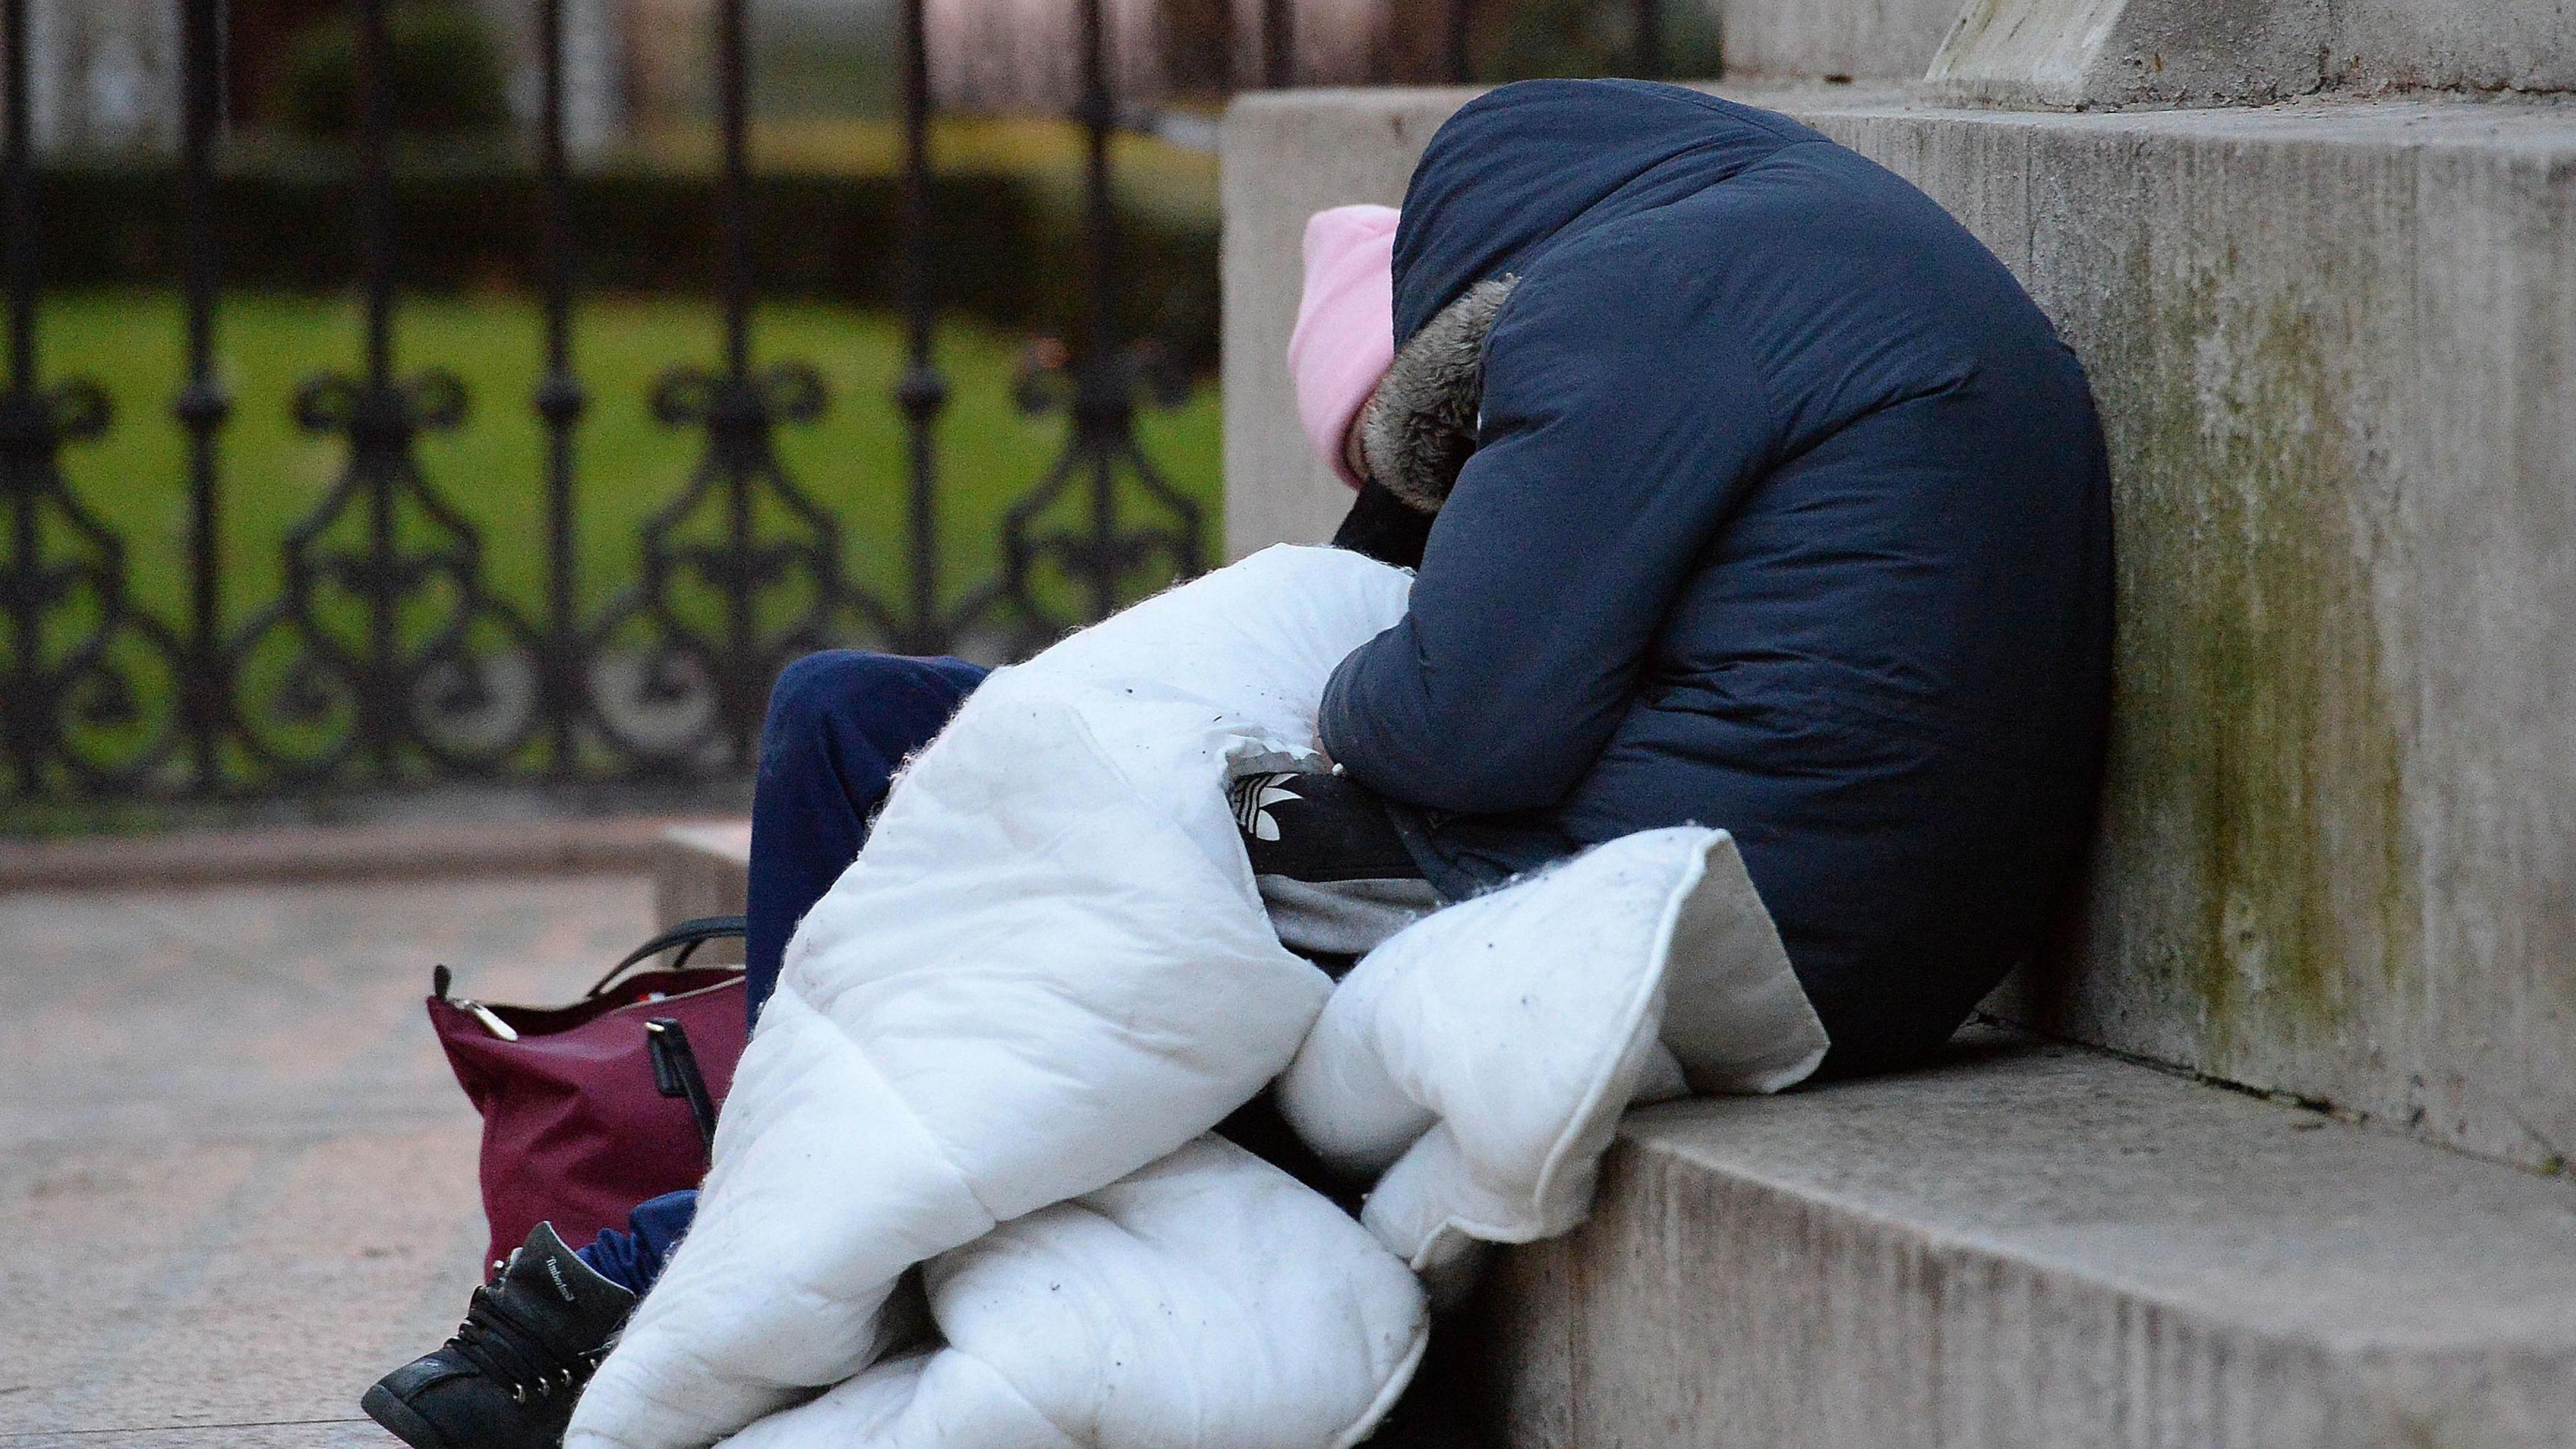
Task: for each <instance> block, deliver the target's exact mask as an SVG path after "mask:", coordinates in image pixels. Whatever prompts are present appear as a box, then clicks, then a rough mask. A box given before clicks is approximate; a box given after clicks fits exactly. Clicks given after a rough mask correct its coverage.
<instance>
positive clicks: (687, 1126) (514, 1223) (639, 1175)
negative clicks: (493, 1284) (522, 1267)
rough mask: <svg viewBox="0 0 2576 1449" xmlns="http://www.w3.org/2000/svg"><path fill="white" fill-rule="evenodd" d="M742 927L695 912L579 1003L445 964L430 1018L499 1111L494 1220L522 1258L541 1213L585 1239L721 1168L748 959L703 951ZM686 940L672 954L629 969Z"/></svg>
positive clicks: (496, 1231)
mask: <svg viewBox="0 0 2576 1449" xmlns="http://www.w3.org/2000/svg"><path fill="white" fill-rule="evenodd" d="M741 934H742V917H740V916H705V917H701V918H699V919H697V920H694V921H683V922H681V923H680V924H679V925H677V926H674V927H672V928H671V929H670V930H668V931H665V932H663V933H662V934H661V935H658V936H656V937H654V938H653V939H652V940H650V941H647V942H645V943H644V944H643V945H642V946H639V947H637V948H636V949H635V951H634V953H633V954H631V955H629V956H628V957H627V958H626V959H625V960H623V961H620V962H618V963H617V965H616V967H615V968H614V969H612V970H610V972H609V973H608V974H607V975H606V976H604V977H601V978H600V980H599V984H598V985H596V986H593V987H591V988H590V990H589V991H588V992H586V993H584V994H583V996H582V998H581V1000H579V1001H576V1002H574V1003H573V1004H572V1005H570V1006H558V1007H539V1006H501V1005H497V1004H486V1003H484V1002H480V1001H472V1000H468V999H467V998H465V997H462V996H455V995H451V994H450V993H449V991H448V986H449V984H450V982H451V980H452V976H451V973H450V972H449V971H448V969H447V968H446V967H445V966H441V967H439V968H438V969H437V971H436V972H435V973H433V975H432V976H431V994H430V997H429V1024H430V1028H431V1029H432V1030H434V1031H436V1032H437V1033H438V1044H439V1045H440V1046H442V1047H444V1048H445V1049H446V1051H447V1062H448V1065H449V1066H451V1067H453V1068H455V1070H456V1080H457V1081H458V1082H459V1083H461V1084H462V1085H463V1086H464V1088H465V1095H466V1096H467V1097H469V1098H471V1099H473V1102H474V1110H476V1111H477V1112H480V1113H482V1114H483V1171H482V1176H483V1216H484V1218H485V1220H486V1221H487V1222H489V1223H490V1224H491V1229H492V1246H491V1248H490V1250H489V1251H488V1253H487V1254H486V1257H485V1261H486V1262H491V1261H494V1260H497V1259H500V1258H505V1257H507V1256H509V1252H510V1250H511V1249H512V1248H515V1247H517V1246H519V1244H520V1243H522V1242H524V1241H526V1240H527V1236H528V1230H529V1229H530V1228H533V1227H535V1226H536V1225H537V1224H538V1223H539V1222H540V1221H546V1222H552V1223H553V1224H554V1226H555V1232H556V1234H557V1235H558V1236H560V1237H561V1238H562V1239H563V1240H564V1241H565V1242H566V1243H569V1244H571V1245H572V1246H574V1247H576V1248H578V1247H580V1246H582V1245H583V1244H585V1243H587V1242H589V1241H590V1240H591V1238H592V1237H593V1236H595V1235H596V1234H597V1233H598V1232H599V1230H600V1229H601V1228H607V1227H623V1226H625V1224H626V1213H627V1210H628V1209H630V1208H632V1207H634V1206H635V1205H636V1204H637V1203H640V1202H642V1201H644V1200H645V1199H646V1198H650V1197H659V1196H661V1195H662V1194H663V1193H666V1192H674V1191H677V1190H678V1189H680V1188H684V1187H695V1186H697V1184H698V1180H699V1179H700V1178H702V1177H704V1176H705V1175H706V1170H707V1161H708V1154H709V1152H710V1150H711V1146H712V1144H713V1142H714V1139H715V1125H716V1108H717V1107H718V1106H719V1105H721V1104H722V1103H723V1101H724V1096H725V1091H726V1089H727V1088H729V1087H730V1086H732V1085H733V1069H734V1063H735V1062H737V1061H739V1060H740V1059H741V1057H742V1049H743V1044H744V1042H745V1041H746V1040H747V1039H748V1038H749V1037H750V1034H751V1033H750V1028H749V1025H748V1023H747V1022H746V1020H745V1013H744V1003H743V991H744V987H743V975H742V969H741V968H740V967H737V966H702V967H698V968H696V969H691V968H690V966H689V964H688V963H689V956H690V954H691V953H693V952H695V951H696V950H697V948H698V947H700V946H702V945H704V944H705V943H707V942H709V941H713V940H718V939H721V938H724V937H731V936H739V935H741ZM671 950H676V951H678V952H679V955H678V956H677V957H675V958H673V960H672V961H671V964H670V965H668V966H665V967H661V968H659V969H656V970H651V971H642V972H637V973H636V974H634V975H631V976H630V975H627V972H628V971H629V970H630V969H632V968H633V967H635V966H638V965H641V964H642V963H643V962H645V961H648V960H650V959H652V958H653V957H655V956H658V955H660V954H661V953H662V952H664V951H671Z"/></svg>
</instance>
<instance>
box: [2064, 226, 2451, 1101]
mask: <svg viewBox="0 0 2576 1449" xmlns="http://www.w3.org/2000/svg"><path fill="white" fill-rule="evenodd" d="M2158 290H2161V291H2162V292H2163V294H2164V298H2163V300H2164V304H2165V305H2164V306H2163V309H2162V312H2161V315H2160V316H2159V317H2158V318H2156V319H2152V321H2151V322H2150V326H2149V328H2148V330H2147V331H2146V332H2145V333H2144V334H2143V335H2140V336H2137V337H2136V338H2134V339H2133V340H2132V341H2131V342H2130V344H2129V345H2128V347H2127V348H2125V349H2124V355H2122V356H2120V357H2118V358H2115V359H2106V363H2107V365H2106V366H2105V367H2104V368H2103V369H2102V370H2101V372H2100V373H2099V374H2097V385H2099V386H2133V387H2142V388H2146V389H2148V390H2150V391H2151V393H2152V397H2153V399H2154V401H2153V405H2152V406H2149V407H2143V408H2129V409H2116V410H2114V412H2115V414H2118V415H2125V416H2126V417H2127V418H2129V419H2130V420H2131V421H2130V424H2129V426H2128V427H2126V428H2124V429H2119V430H2116V431H2115V436H2114V437H2113V439H2112V446H2113V458H2114V474H2115V479H2116V483H2117V488H2118V493H2117V502H2118V507H2119V509H2120V521H2119V546H2120V549H2121V561H2120V572H2121V580H2120V604H2121V611H2122V612H2121V617H2120V627H2121V630H2122V638H2121V644H2120V661H2119V675H2120V691H2121V702H2120V706H2119V709H2120V715H2121V727H2120V731H2119V735H2118V738H2117V740H2116V741H2115V744H2114V750H2113V762H2112V780H2111V792H2112V798H2111V801H2110V804H2109V809H2110V812H2111V816H2112V819H2113V821H2114V828H2115V830H2120V829H2129V830H2134V831H2136V832H2137V833H2136V836H2135V845H2134V846H2133V847H2132V848H2133V850H2134V851H2135V853H2136V854H2135V858H2133V859H2132V860H2131V861H2130V862H2129V865H2130V867H2131V868H2130V869H2128V870H2127V871H2125V872H2105V873H2104V876H2105V879H2104V880H2103V882H2102V884H2101V886H2100V889H2101V890H2102V891H2103V892H2105V893H2106V894H2107V895H2108V896H2109V897H2110V899H2108V900H2107V901H2097V903H2096V914H2097V917H2101V918H2103V919H2101V920H2100V921H2099V922H2098V924H2097V930H2096V932H2095V941H2096V950H2097V951H2101V950H2106V949H2107V950H2108V951H2110V952H2112V953H2115V955H2116V957H2117V958H2118V959H2119V960H2120V961H2121V962H2122V966H2121V969H2122V970H2123V971H2124V972H2126V973H2127V974H2130V975H2131V976H2132V977H2133V978H2144V979H2146V980H2149V981H2151V982H2154V983H2155V984H2154V985H2153V986H2151V987H2150V989H2156V990H2162V991H2179V992H2184V993H2188V994H2189V997H2190V998H2191V999H2193V1000H2195V1001H2196V1002H2197V1005H2198V1007H2199V1016H2200V1022H2201V1026H2200V1033H2199V1034H2200V1037H2201V1040H2200V1041H2199V1042H2198V1043H2197V1044H2196V1045H2197V1054H2196V1059H2197V1061H2198V1062H2199V1063H2200V1064H2201V1065H2202V1066H2203V1068H2204V1069H2205V1070H2210V1071H2213V1072H2216V1073H2219V1074H2222V1075H2225V1074H2228V1073H2229V1070H2230V1066H2231V1064H2232V1062H2234V1061H2235V1060H2238V1059H2245V1060H2248V1061H2250V1060H2252V1056H2251V1052H2252V1049H2253V1048H2255V1046H2256V1045H2257V1044H2258V1043H2265V1042H2269V1043H2275V1044H2279V1043H2289V1044H2293V1045H2294V1046H2297V1047H2303V1048H2307V1049H2310V1050H2323V1051H2327V1052H2332V1051H2335V1050H2337V1044H2338V1043H2339V1042H2342V1041H2343V1039H2344V1038H2345V1037H2347V1036H2349V1035H2350V1034H2351V1033H2350V1032H2349V1027H2350V1024H2351V1022H2352V1020H2353V1018H2354V1017H2355V1016H2356V1015H2358V1014H2360V1012H2361V1008H2362V1007H2363V1005H2364V1004H2365V1002H2367V1001H2369V1000H2372V999H2376V998H2378V997H2380V996H2383V995H2385V994H2387V993H2388V992H2390V991H2392V990H2396V989H2402V983H2404V982H2405V981H2406V980H2408V979H2410V978H2411V977H2412V976H2413V975H2414V974H2415V973H2416V972H2417V971H2418V962H2417V956H2418V952H2419V943H2418V927H2417V921H2418V911H2417V909H2416V902H2415V890H2414V886H2413V881H2414V872H2413V867H2412V857H2413V852H2412V850H2411V847H2410V846H2409V843H2408V834H2407V823H2406V782H2405V759H2404V756H2405V748H2404V742H2403V739H2402V737H2401V733H2400V726H2399V722H2398V720H2397V718H2396V717H2395V716H2394V714H2393V712H2392V710H2391V709H2390V708H2389V706H2388V699H2389V693H2390V691H2389V686H2388V682H2387V681H2386V680H2385V679H2384V678H2383V660H2382V659H2381V644H2380V640H2381V632H2380V628H2379V621H2378V611H2377V608H2376V605H2375V600H2374V596H2373V588H2372V567H2371V565H2372V559H2373V556H2374V553H2375V551H2376V550H2377V549H2378V548H2379V547H2380V546H2381V545H2380V542H2379V540H2378V538H2377V533H2376V530H2374V529H2373V528H2372V527H2371V526H2370V525H2369V523H2368V521H2367V520H2368V514H2367V510H2366V506H2365V501H2364V500H2363V499H2362V498H2361V496H2360V493H2359V490H2360V488H2361V486H2362V481H2363V480H2361V479H2360V478H2359V477H2358V476H2357V473H2356V467H2355V463H2354V459H2355V458H2356V457H2357V456H2358V455H2359V454H2360V452H2361V449H2360V448H2359V447H2358V445H2357V440H2356V439H2355V437H2354V435H2353V433H2352V430H2351V428H2350V426H2349V424H2348V422H2347V420H2346V419H2345V418H2344V417H2342V416H2341V415H2340V414H2339V412H2338V409H2337V402H2336V400H2337V396H2338V394H2339V391H2340V390H2339V388H2338V386H2337V383H2336V378H2335V376H2334V371H2333V358H2332V355H2331V354H2332V351H2333V348H2334V346H2335V339H2336V338H2337V337H2339V336H2340V335H2341V332H2340V330H2339V329H2338V328H2337V326H2335V325H2334V323H2333V321H2332V319H2331V314H2329V313H2325V312H2322V311H2320V309H2319V308H2318V307H2317V306H2315V305H2312V304H2311V303H2310V302H2309V301H2308V300H2306V299H2304V298H2302V297H2300V296H2298V295H2295V294H2288V293H2285V294H2281V295H2276V296H2272V297H2268V298H2261V299H2248V298H2241V297H2231V296H2227V295H2225V292H2224V288H2223V285H2222V282H2221V279H2220V278H2218V277H2216V276H2213V275H2209V274H2205V273H2204V274H2201V275H2197V276H2194V277H2192V278H2189V279H2188V280H2186V281H2185V282H2184V283H2183V284H2182V285H2181V286H2180V287H2179V288H2178V289H2177V288H2175V287H2172V286H2170V285H2168V286H2167V287H2164V288H2161V289H2142V291H2141V293H2140V295H2153V294H2154V292H2155V291H2158ZM2104 928H2107V929H2104ZM2100 964H2103V965H2107V964H2109V963H2107V962H2104V963H2100ZM2097 969H2098V967H2097ZM2269 1055H2270V1056H2271V1057H2272V1058H2273V1059H2274V1060H2275V1061H2277V1060H2278V1055H2279V1054H2278V1052H2277V1050H2275V1051H2273V1052H2271V1053H2269Z"/></svg>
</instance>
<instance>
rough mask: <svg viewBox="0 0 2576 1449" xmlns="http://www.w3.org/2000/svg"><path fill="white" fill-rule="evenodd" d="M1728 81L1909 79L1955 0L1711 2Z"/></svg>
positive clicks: (1935, 43) (1946, 26)
mask: <svg viewBox="0 0 2576 1449" xmlns="http://www.w3.org/2000/svg"><path fill="white" fill-rule="evenodd" d="M1717 9H1718V32H1719V35H1720V36H1721V37H1722V40H1723V45H1724V54H1725V60H1726V73H1727V75H1728V77H1729V78H1735V77H1744V78H1748V79H1814V78H1818V77H1822V76H1843V77H1846V78H1852V79H1859V80H1913V79H1915V78H1916V77H1918V76H1920V75H1922V74H1923V69H1924V67H1925V66H1928V65H1930V64H1931V63H1932V55H1933V52H1935V51H1937V50H1939V49H1940V48H1941V38H1942V37H1943V36H1944V35H1947V34H1948V33H1949V31H1950V25H1951V22H1953V21H1955V20H1956V19H1958V17H1959V0H1838V3H1834V4H1817V3H1814V0H1717Z"/></svg>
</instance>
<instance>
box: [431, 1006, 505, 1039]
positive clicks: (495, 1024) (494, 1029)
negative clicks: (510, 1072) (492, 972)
mask: <svg viewBox="0 0 2576 1449" xmlns="http://www.w3.org/2000/svg"><path fill="white" fill-rule="evenodd" d="M447 1004H448V1005H450V1006H453V1007H455V1008H456V1009H457V1010H459V1011H462V1012H466V1013H468V1014H470V1015H472V1016H473V1018H474V1019H475V1020H476V1021H479V1022H481V1023H483V1029H484V1030H485V1031H488V1032H490V1033H492V1034H493V1035H494V1036H497V1037H499V1038H500V1039H501V1040H503V1041H517V1040H518V1039H519V1029H518V1028H517V1027H515V1026H512V1025H510V1024H509V1023H508V1022H506V1021H503V1020H502V1019H501V1018H499V1017H497V1016H494V1015H493V1014H492V1008H490V1007H488V1006H485V1005H484V1004H483V1003H482V1002H479V1001H475V1000H473V999H471V998H469V997H463V996H457V997H451V998H449V1000H448V1003H447Z"/></svg>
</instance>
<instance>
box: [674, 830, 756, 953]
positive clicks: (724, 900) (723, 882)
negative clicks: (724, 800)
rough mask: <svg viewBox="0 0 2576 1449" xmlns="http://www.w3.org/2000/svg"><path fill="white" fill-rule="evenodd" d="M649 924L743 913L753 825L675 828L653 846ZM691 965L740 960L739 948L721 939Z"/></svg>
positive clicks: (747, 883) (749, 869) (676, 923)
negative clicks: (650, 921)
mask: <svg viewBox="0 0 2576 1449" xmlns="http://www.w3.org/2000/svg"><path fill="white" fill-rule="evenodd" d="M651 869H652V875H653V922H654V925H655V926H656V927H657V928H658V927H667V926H676V925H678V924H679V923H680V922H682V921H685V920H688V919H690V918H691V917H693V916H730V915H737V914H739V913H740V912H741V911H742V910H743V909H744V903H745V899H746V896H747V893H748V890H749V887H750V880H751V874H750V873H751V822H750V821H748V820H716V821H709V822H707V823H705V824H700V825H674V826H671V827H670V828H669V829H667V830H664V831H663V832H662V833H661V836H660V837H659V838H658V839H656V840H655V841H654V842H653V850H652V857H651ZM691 959H692V960H694V961H698V962H703V963H705V964H708V965H715V964H720V963H725V962H734V961H740V960H741V959H742V948H741V946H740V945H738V944H737V943H734V942H730V941H719V942H716V943H714V944H711V945H709V946H708V947H706V949H704V950H702V951H700V952H699V953H698V954H697V955H696V956H695V957H693V958H691Z"/></svg>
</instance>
